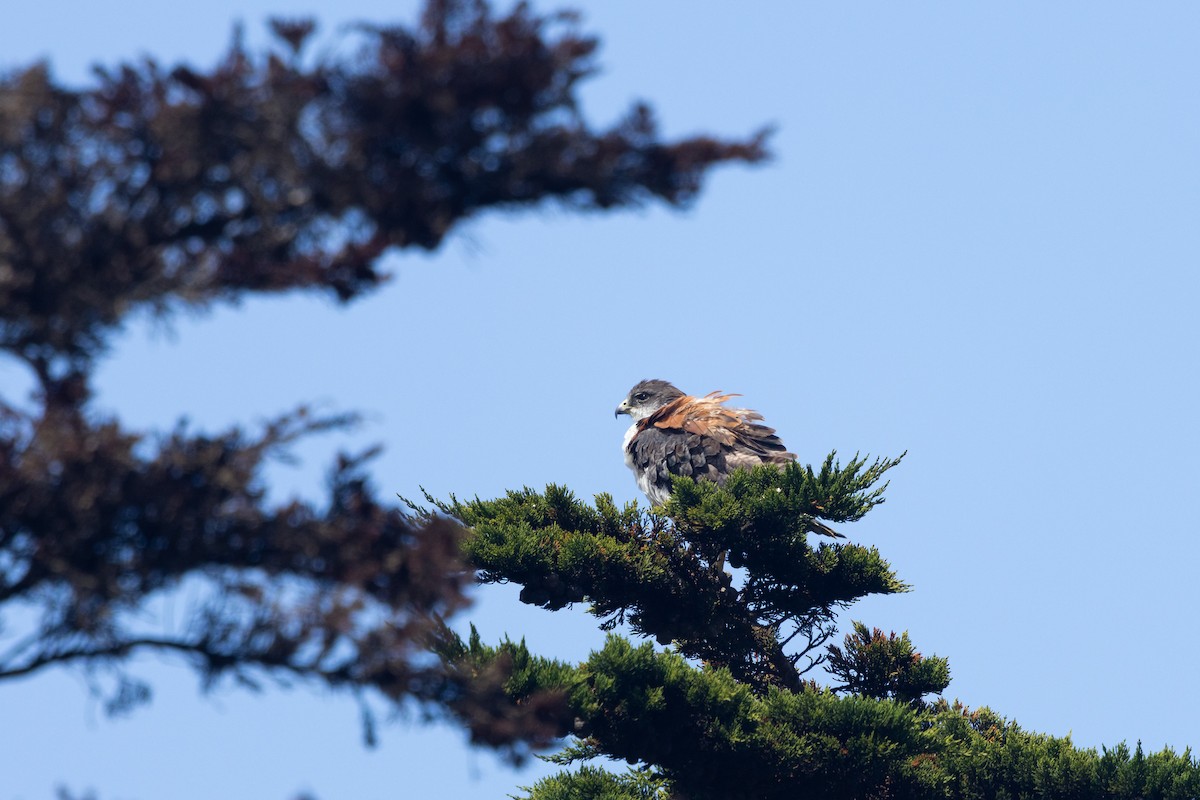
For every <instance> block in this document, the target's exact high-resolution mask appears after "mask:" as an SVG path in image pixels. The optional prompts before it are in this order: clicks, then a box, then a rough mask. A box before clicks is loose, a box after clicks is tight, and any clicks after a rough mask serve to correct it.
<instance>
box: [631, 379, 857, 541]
mask: <svg viewBox="0 0 1200 800" xmlns="http://www.w3.org/2000/svg"><path fill="white" fill-rule="evenodd" d="M736 396H737V395H729V394H726V395H722V394H718V393H717V392H713V393H712V394H710V395H707V396H705V397H692V396H690V395H685V396H683V397H680V398H679V399H678V400H674V401H672V402H671V403H668V404H667V405H665V406H663V407H662V408H660V409H659V410H658V411H656V412H654V413H653V414H651V415H650V416H649V417H647V418H646V419H644V420H642V421H641V422H639V423H638V431H637V433H636V434H635V435H634V437H633V438H632V439H631V440H630V442H629V456H630V459H631V461H632V463H633V465H634V467H635V468H636V469H637V471H638V475H639V477H638V484H639V485H640V486H641V487H642V490H643V491H645V492H646V494H647V495H648V496H649V497H650V500H651V502H653V503H654V504H655V505H658V504H660V503H663V502H666V499H667V498H668V497H670V495H671V476H672V475H687V476H689V477H692V478H695V479H697V480H710V481H712V482H714V483H717V484H724V483H725V479H726V478H727V477H729V474H730V473H731V472H733V470H735V469H739V468H742V469H750V468H751V467H756V466H758V465H759V464H779V465H782V464H787V463H789V462H791V461H795V460H796V455H795V453H789V452H788V451H787V449H786V448H785V447H784V445H783V442H781V441H780V440H779V437H778V436H776V435H775V430H774V429H773V428H768V427H767V426H766V425H762V424H759V420H761V419H762V415H761V414H759V413H758V412H756V411H751V410H749V409H745V408H728V407H726V406H725V405H724V403H725V402H726V401H727V400H728V399H729V398H730V397H736ZM808 531H809V532H810V533H819V534H822V535H824V536H832V537H834V538H837V539H842V538H845V537H844V536H842V534H840V533H838V532H837V531H835V530H833V529H832V528H830V527H829V526H828V525H826V524H824V523H823V522H820V521H819V520H816V519H813V520H812V521H811V522H810V524H809V526H808Z"/></svg>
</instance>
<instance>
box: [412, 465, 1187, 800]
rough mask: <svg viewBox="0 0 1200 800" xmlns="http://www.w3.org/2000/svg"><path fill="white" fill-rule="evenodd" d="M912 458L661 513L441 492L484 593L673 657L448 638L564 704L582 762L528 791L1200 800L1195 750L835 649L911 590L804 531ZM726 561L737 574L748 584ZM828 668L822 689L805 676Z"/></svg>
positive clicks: (877, 656)
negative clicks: (1076, 741)
mask: <svg viewBox="0 0 1200 800" xmlns="http://www.w3.org/2000/svg"><path fill="white" fill-rule="evenodd" d="M897 463H899V459H876V460H874V461H870V462H868V460H866V459H862V458H860V457H858V456H855V458H854V459H852V460H851V461H850V462H849V463H848V464H846V465H845V466H842V465H840V464H839V463H838V462H837V461H836V458H835V456H834V455H833V454H831V455H830V456H829V458H828V459H826V461H825V463H824V464H823V465H822V467H821V469H819V470H814V469H812V468H811V467H804V466H800V465H790V466H788V467H787V468H786V469H776V468H774V467H769V466H768V467H759V468H756V469H754V470H751V471H749V472H741V473H736V474H735V475H734V476H733V477H731V478H730V480H729V481H728V483H727V484H726V485H725V486H724V487H719V486H716V485H714V484H711V483H695V482H693V481H691V480H689V479H686V478H682V479H679V480H677V481H676V483H675V491H674V494H673V496H672V498H671V500H670V501H668V502H667V503H666V504H665V505H664V506H663V507H662V508H660V509H656V510H655V511H654V512H647V511H644V510H640V509H639V508H638V507H637V506H636V504H630V505H628V506H625V507H624V508H618V507H616V505H615V504H614V503H613V501H612V499H611V497H609V496H607V495H600V496H598V497H597V498H596V501H595V503H594V504H588V503H585V502H582V501H580V500H579V499H577V498H576V497H574V496H573V495H572V494H571V492H569V491H568V490H566V489H565V488H563V487H558V486H549V487H547V488H546V490H545V491H544V492H537V491H534V490H532V489H528V488H526V489H523V490H521V491H511V492H509V493H508V494H507V495H506V496H504V497H502V498H499V499H496V500H480V499H474V500H471V501H468V502H463V501H460V500H458V499H456V498H451V499H450V501H448V502H438V501H435V500H432V498H427V499H429V500H431V501H432V502H433V503H434V504H435V506H436V509H437V512H440V514H443V515H449V516H452V517H454V518H455V519H457V520H458V521H460V522H461V523H463V524H464V526H466V527H467V530H468V533H467V536H466V538H465V540H464V544H463V547H464V551H465V553H466V554H467V558H468V559H469V561H470V562H471V563H472V564H473V565H474V566H475V567H476V568H477V569H478V575H479V576H480V578H481V579H482V580H484V581H513V582H516V583H519V584H521V585H522V586H523V589H522V593H521V599H522V600H523V601H524V602H526V603H530V604H533V605H537V606H541V607H543V608H546V609H549V610H557V609H561V608H564V607H566V606H568V605H570V604H572V603H576V602H585V603H588V605H589V610H590V612H591V613H592V614H593V615H595V616H597V617H598V618H599V619H600V625H601V627H603V628H607V629H609V630H610V631H611V630H612V629H613V628H615V627H616V626H617V625H618V624H620V623H622V622H624V623H626V624H627V625H628V627H629V631H630V632H631V634H632V636H633V637H635V638H651V639H654V640H656V641H657V642H658V643H659V644H667V645H668V647H667V649H665V650H660V649H656V647H655V643H654V642H653V641H644V642H641V643H635V642H634V641H632V640H631V639H629V638H626V637H625V636H621V635H618V634H616V633H615V632H610V633H609V635H608V638H607V640H606V642H605V644H604V646H603V647H602V648H600V649H599V650H597V651H595V652H593V653H592V654H591V656H590V657H589V658H588V659H587V660H586V661H585V662H583V663H581V664H576V665H568V664H565V663H561V662H556V661H552V660H546V659H541V658H537V657H535V656H533V655H532V654H530V653H529V652H528V651H527V649H526V648H525V646H524V644H523V643H521V644H514V643H512V642H511V641H505V642H504V643H503V644H502V645H501V646H499V647H497V648H489V647H486V646H484V645H483V644H481V642H480V639H479V636H478V634H477V633H475V632H474V630H472V636H471V638H470V640H469V642H467V643H463V642H459V641H457V640H456V639H455V637H454V636H453V634H450V633H447V634H446V635H447V641H448V642H449V643H450V645H449V649H447V650H446V651H445V653H446V655H447V657H448V658H449V659H450V660H451V661H453V662H455V663H456V664H458V665H459V666H460V668H463V669H467V670H469V671H471V672H472V673H482V672H483V671H485V670H486V669H487V668H488V665H489V664H490V663H492V661H493V660H494V659H502V660H503V661H504V662H505V663H506V664H511V665H513V667H514V668H513V670H512V678H511V679H510V681H509V683H508V684H506V690H507V691H508V692H509V697H510V699H511V700H512V701H513V702H515V703H516V704H518V705H521V704H525V703H529V702H530V701H531V699H533V698H544V697H549V696H554V697H557V698H559V699H561V705H558V706H555V707H553V708H550V707H546V708H545V709H544V710H545V712H546V714H547V715H548V716H546V717H545V719H546V720H547V721H548V723H549V724H551V725H552V726H553V727H556V728H557V729H558V730H559V731H560V732H561V733H562V734H563V735H566V736H569V737H570V743H569V744H567V745H566V747H565V748H564V749H563V750H561V751H560V752H559V753H558V754H556V755H554V756H551V757H549V760H551V761H553V762H555V763H558V764H561V765H563V766H564V767H569V766H571V765H573V764H576V762H583V763H582V764H581V765H579V766H577V768H575V769H573V770H570V769H568V770H565V771H563V772H561V773H559V774H557V775H554V776H551V777H549V778H546V779H544V780H542V781H539V782H538V783H536V784H534V785H533V786H530V787H526V789H525V790H524V791H525V792H526V794H525V795H523V797H524V798H526V800H559V799H561V798H571V799H572V800H587V799H589V798H603V799H604V800H635V799H636V800H645V798H655V800H667V799H668V798H687V800H740V799H741V798H745V799H746V800H750V799H751V798H754V800H774V799H775V798H779V800H783V798H795V797H819V798H845V799H846V800H849V799H850V798H890V799H894V800H901V799H905V798H912V800H917V799H918V798H920V799H922V800H925V799H926V798H947V799H950V798H955V799H957V800H976V799H977V798H978V799H979V800H982V799H983V798H1010V799H1013V800H1015V799H1016V798H1028V799H1029V800H1032V798H1047V797H1049V798H1114V800H1115V798H1129V799H1130V800H1132V799H1133V798H1151V797H1153V798H1171V799H1172V800H1176V799H1179V800H1182V798H1194V797H1197V796H1200V795H1198V794H1197V791H1198V789H1200V765H1198V764H1197V763H1196V762H1195V760H1194V759H1192V757H1191V753H1190V752H1184V753H1183V754H1176V753H1174V752H1172V751H1171V750H1164V751H1162V752H1160V753H1157V754H1154V755H1150V756H1146V755H1144V754H1143V753H1142V751H1141V748H1140V746H1139V747H1138V748H1137V750H1136V751H1134V752H1133V753H1131V752H1130V751H1129V749H1128V748H1126V747H1125V746H1123V745H1122V746H1119V747H1117V748H1114V749H1112V750H1105V751H1104V752H1103V753H1097V752H1096V751H1094V750H1088V749H1079V748H1076V747H1074V746H1073V745H1072V743H1071V741H1070V739H1069V738H1056V737H1052V736H1044V735H1040V734H1036V733H1030V732H1027V731H1024V730H1022V729H1021V728H1020V727H1019V726H1018V725H1016V724H1015V723H1013V722H1009V721H1007V720H1005V719H1003V718H1002V717H1000V716H999V715H997V714H995V713H994V712H992V711H990V710H988V709H986V708H984V709H977V710H973V711H972V710H970V709H967V708H965V707H963V706H962V705H960V704H958V703H954V704H950V703H948V702H946V701H945V700H941V699H938V700H936V701H934V702H932V703H930V702H928V701H927V698H928V696H929V695H931V694H937V693H940V692H941V691H943V690H944V689H945V688H946V686H947V685H948V683H949V680H950V673H949V666H948V664H947V661H946V660H945V659H944V658H939V657H937V656H928V657H926V656H923V655H922V654H921V653H919V652H918V651H917V649H916V647H915V646H914V644H913V643H912V641H911V640H910V638H909V636H908V634H907V633H899V634H897V633H894V632H892V633H884V632H883V631H881V630H879V629H877V628H870V627H868V626H867V625H865V624H863V623H861V622H854V623H853V629H852V631H851V632H850V633H849V634H847V635H846V636H845V637H844V639H843V641H842V643H841V644H840V645H832V644H827V640H828V638H829V636H830V634H831V632H832V629H833V628H832V623H833V615H834V612H835V611H836V610H837V609H841V608H845V607H847V606H849V605H850V604H852V603H853V602H854V601H855V600H857V599H858V598H860V597H864V596H866V595H868V594H889V593H894V592H900V591H906V590H907V587H906V586H905V585H904V584H903V583H902V582H901V581H900V580H899V579H898V578H897V577H896V576H895V574H894V573H893V572H892V570H891V568H890V567H889V566H888V564H887V562H886V561H884V560H883V558H882V557H881V556H880V554H879V553H878V551H876V550H875V549H874V548H866V547H863V546H861V545H856V544H853V543H851V542H848V541H844V540H836V541H833V542H830V541H829V540H827V539H819V540H816V541H814V539H813V537H812V535H811V534H810V533H809V531H810V523H811V521H812V519H813V518H814V517H820V518H822V519H825V520H829V521H836V522H841V523H845V522H849V521H853V520H857V519H860V518H861V517H862V516H863V515H864V514H866V513H867V512H868V511H870V510H871V509H872V508H873V507H875V506H877V505H879V504H880V503H882V502H883V499H884V498H883V492H882V490H883V488H884V486H885V485H886V484H884V485H880V483H881V480H882V478H883V477H884V474H885V473H886V472H887V471H888V470H889V469H891V468H892V467H894V466H895V465H896V464H897ZM410 505H412V504H410ZM418 511H419V512H420V516H421V517H422V518H424V519H425V520H429V521H431V520H433V519H436V518H438V514H437V513H434V512H430V511H427V510H424V509H418ZM725 554H727V556H728V561H729V563H730V564H737V565H738V567H737V569H736V570H735V574H733V575H731V574H729V573H727V572H726V571H725V569H724V567H723V564H724V561H723V559H722V556H723V555H725ZM801 634H804V636H801ZM820 645H825V647H824V652H823V653H821V654H817V653H814V652H813V651H814V650H815V648H816V647H817V646H820ZM801 658H803V659H805V663H804V667H805V669H800V667H799V664H800V659H801ZM822 663H823V664H824V666H825V667H826V669H827V671H828V672H829V674H830V676H831V678H832V681H830V682H829V685H827V686H822V685H821V683H820V682H819V681H818V680H816V679H815V678H814V677H812V676H811V675H806V676H805V677H804V678H803V679H802V678H801V677H800V676H801V674H803V673H808V672H809V671H810V670H811V669H812V668H813V667H814V666H816V665H818V664H822ZM551 720H552V722H550V721H551ZM599 757H604V758H607V759H610V760H615V761H625V762H628V763H629V764H631V765H633V766H632V767H631V768H629V769H627V770H625V771H623V772H613V771H610V770H608V769H605V767H604V766H603V765H602V764H599V763H590V762H593V761H594V760H595V759H597V758H599Z"/></svg>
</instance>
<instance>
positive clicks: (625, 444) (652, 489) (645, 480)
mask: <svg viewBox="0 0 1200 800" xmlns="http://www.w3.org/2000/svg"><path fill="white" fill-rule="evenodd" d="M637 432H638V424H637V422H636V421H635V422H634V423H633V424H632V425H630V426H629V430H627V431H625V438H624V440H622V442H621V452H622V453H624V454H625V466H627V467H629V469H630V471H631V472H633V477H634V480H636V481H637V485H638V488H639V489H641V490H642V494H644V495H646V497H647V498H649V500H650V504H651V505H662V504H663V503H665V502H667V498H668V497H670V496H671V493H670V492H667V491H663V490H662V489H659V488H658V487H656V486H651V485H650V471H648V470H640V469H638V468H637V465H636V464H634V463H633V454H632V453H631V452H630V451H629V443H630V442H632V441H633V437H634V436H636V435H637Z"/></svg>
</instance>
